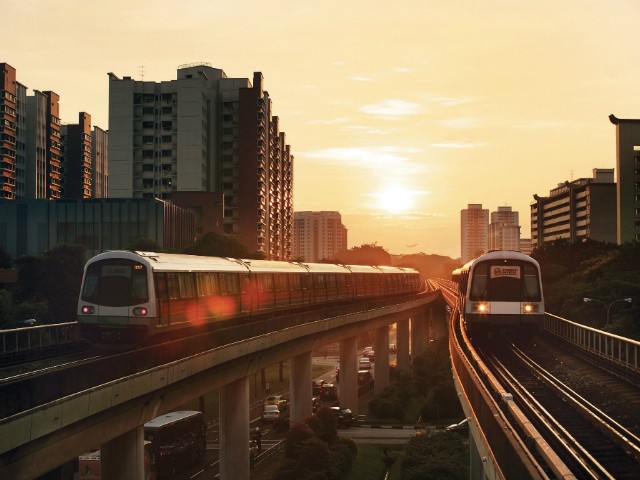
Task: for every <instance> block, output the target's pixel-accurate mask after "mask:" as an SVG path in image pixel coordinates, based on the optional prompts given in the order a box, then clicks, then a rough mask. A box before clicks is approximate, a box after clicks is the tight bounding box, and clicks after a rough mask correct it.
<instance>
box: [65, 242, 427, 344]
mask: <svg viewBox="0 0 640 480" xmlns="http://www.w3.org/2000/svg"><path fill="white" fill-rule="evenodd" d="M419 289H420V277H419V273H418V272H417V271H416V270H413V269H410V268H400V267H371V266H358V265H332V264H311V263H296V262H284V261H266V260H239V259H232V258H218V257H201V256H195V255H180V254H169V253H153V252H131V251H110V252H105V253H101V254H99V255H97V256H95V257H93V258H92V259H90V260H89V261H88V262H87V264H86V265H85V269H84V276H83V280H82V288H81V291H80V298H79V301H78V311H77V319H78V324H79V327H80V332H81V334H82V335H83V336H84V337H85V338H86V339H87V340H88V341H89V342H90V343H92V344H94V345H97V346H113V347H115V346H118V347H130V346H133V345H136V344H139V343H140V342H143V341H146V340H148V339H150V338H153V337H155V336H157V335H160V334H163V333H169V332H173V331H176V330H183V329H187V328H190V327H197V326H199V325H202V324H205V323H209V322H216V321H223V320H229V319H240V320H241V319H243V318H250V317H253V316H256V315H258V314H262V313H264V312H269V311H275V310H278V309H285V308H291V307H294V306H303V305H309V304H318V303H328V302H337V301H344V300H348V299H359V298H366V297H384V296H390V295H402V294H407V293H417V292H418V291H419Z"/></svg>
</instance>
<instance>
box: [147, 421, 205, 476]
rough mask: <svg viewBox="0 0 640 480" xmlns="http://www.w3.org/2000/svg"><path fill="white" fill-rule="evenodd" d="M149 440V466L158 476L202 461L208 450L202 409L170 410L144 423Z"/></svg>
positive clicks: (169, 473)
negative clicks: (200, 410)
mask: <svg viewBox="0 0 640 480" xmlns="http://www.w3.org/2000/svg"><path fill="white" fill-rule="evenodd" d="M144 439H145V441H147V442H149V453H150V467H151V471H152V472H153V473H154V474H155V476H156V478H163V477H164V478H166V477H171V476H172V475H175V474H176V472H179V471H180V470H184V469H185V468H187V467H189V466H190V465H193V464H194V463H196V462H198V461H200V460H202V459H203V458H204V455H205V452H206V426H205V422H204V414H203V413H202V412H198V411H193V410H185V411H180V412H169V413H167V414H165V415H161V416H159V417H157V418H154V419H153V420H151V421H149V422H147V423H145V424H144Z"/></svg>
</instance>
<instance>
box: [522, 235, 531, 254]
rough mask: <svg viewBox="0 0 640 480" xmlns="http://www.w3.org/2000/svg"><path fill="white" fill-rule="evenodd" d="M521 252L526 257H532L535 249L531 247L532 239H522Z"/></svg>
mask: <svg viewBox="0 0 640 480" xmlns="http://www.w3.org/2000/svg"><path fill="white" fill-rule="evenodd" d="M520 252H521V253H524V254H525V255H531V252H533V247H532V246H531V239H530V238H520Z"/></svg>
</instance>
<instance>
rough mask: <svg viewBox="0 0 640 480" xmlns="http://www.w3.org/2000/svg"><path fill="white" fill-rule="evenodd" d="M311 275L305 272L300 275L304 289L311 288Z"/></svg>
mask: <svg viewBox="0 0 640 480" xmlns="http://www.w3.org/2000/svg"><path fill="white" fill-rule="evenodd" d="M310 278H311V277H310V276H309V274H303V275H302V276H301V277H300V286H301V288H302V290H308V289H309V281H310Z"/></svg>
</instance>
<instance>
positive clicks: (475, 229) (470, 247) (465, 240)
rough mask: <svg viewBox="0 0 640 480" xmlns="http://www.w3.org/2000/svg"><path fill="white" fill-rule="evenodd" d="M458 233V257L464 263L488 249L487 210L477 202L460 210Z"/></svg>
mask: <svg viewBox="0 0 640 480" xmlns="http://www.w3.org/2000/svg"><path fill="white" fill-rule="evenodd" d="M460 233H461V242H460V243H461V254H460V259H461V261H462V263H463V264H464V263H467V262H468V261H469V260H471V259H473V258H475V257H477V256H478V255H481V254H483V253H484V252H486V251H487V250H488V249H489V210H488V209H483V208H482V204H477V203H471V204H469V205H468V207H467V208H466V209H464V210H461V211H460Z"/></svg>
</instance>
